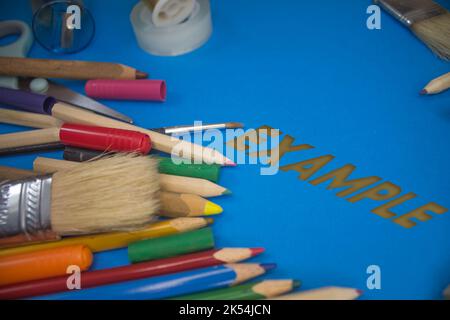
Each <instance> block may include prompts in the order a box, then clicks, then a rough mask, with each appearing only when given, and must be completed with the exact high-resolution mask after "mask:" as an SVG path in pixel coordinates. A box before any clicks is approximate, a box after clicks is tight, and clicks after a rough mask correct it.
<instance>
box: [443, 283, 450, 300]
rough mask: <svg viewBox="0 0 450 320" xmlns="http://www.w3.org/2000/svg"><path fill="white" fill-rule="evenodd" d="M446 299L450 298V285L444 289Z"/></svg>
mask: <svg viewBox="0 0 450 320" xmlns="http://www.w3.org/2000/svg"><path fill="white" fill-rule="evenodd" d="M444 298H445V300H450V285H449V286H448V287H447V288H446V289H445V291H444Z"/></svg>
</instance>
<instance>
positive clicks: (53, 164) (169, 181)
mask: <svg viewBox="0 0 450 320" xmlns="http://www.w3.org/2000/svg"><path fill="white" fill-rule="evenodd" d="M78 165H80V163H79V162H73V161H66V160H57V159H50V158H44V157H37V158H36V159H35V160H34V162H33V170H34V171H36V172H40V173H54V172H57V171H60V170H67V169H72V168H75V167H76V166H78ZM159 183H160V186H161V190H164V191H168V192H174V193H191V194H196V195H199V196H201V197H205V198H208V197H217V196H221V195H227V194H230V193H231V191H230V190H228V189H226V188H224V187H222V186H220V185H218V184H215V183H214V182H211V181H209V180H206V179H198V178H190V177H180V176H174V175H168V174H160V175H159Z"/></svg>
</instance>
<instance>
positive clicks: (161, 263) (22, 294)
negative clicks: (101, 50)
mask: <svg viewBox="0 0 450 320" xmlns="http://www.w3.org/2000/svg"><path fill="white" fill-rule="evenodd" d="M263 251H264V249H262V248H251V249H246V248H224V249H214V250H208V251H202V252H198V253H193V254H187V255H183V256H178V257H173V258H168V259H161V260H156V261H150V262H143V263H137V264H133V265H128V266H123V267H117V268H111V269H104V270H96V271H88V272H83V273H81V277H80V278H81V288H82V289H85V288H90V287H96V286H100V285H106V284H111V283H116V282H122V281H129V280H136V279H142V278H149V277H154V276H160V275H165V274H170V273H176V272H181V271H186V270H191V269H197V268H205V267H210V266H215V265H221V264H227V263H234V262H238V261H242V260H245V259H248V258H251V257H254V256H256V255H258V254H260V253H262V252H263ZM67 277H68V276H64V277H57V278H51V279H44V280H38V281H31V282H26V283H21V284H17V285H11V286H4V287H0V299H20V298H28V297H34V296H38V295H47V294H50V293H57V292H62V291H68V289H67V283H66V282H67Z"/></svg>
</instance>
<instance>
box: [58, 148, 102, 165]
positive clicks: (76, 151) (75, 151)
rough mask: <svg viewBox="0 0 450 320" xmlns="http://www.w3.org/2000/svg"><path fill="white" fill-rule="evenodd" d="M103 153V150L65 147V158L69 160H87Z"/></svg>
mask: <svg viewBox="0 0 450 320" xmlns="http://www.w3.org/2000/svg"><path fill="white" fill-rule="evenodd" d="M102 153H103V154H104V152H101V151H95V150H88V149H81V148H74V147H66V148H65V149H64V154H63V158H64V160H68V161H75V162H85V161H88V160H91V159H93V158H95V157H98V156H100V155H101V154H102Z"/></svg>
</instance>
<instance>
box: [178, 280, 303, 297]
mask: <svg viewBox="0 0 450 320" xmlns="http://www.w3.org/2000/svg"><path fill="white" fill-rule="evenodd" d="M299 286H300V282H299V281H296V280H264V281H259V282H251V283H246V284H241V285H239V286H236V287H230V288H225V289H218V290H213V291H205V292H200V293H195V294H191V295H185V296H180V297H176V298H174V300H259V299H267V298H273V297H277V296H279V295H282V294H285V293H287V292H290V291H292V290H293V289H295V288H298V287H299Z"/></svg>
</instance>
